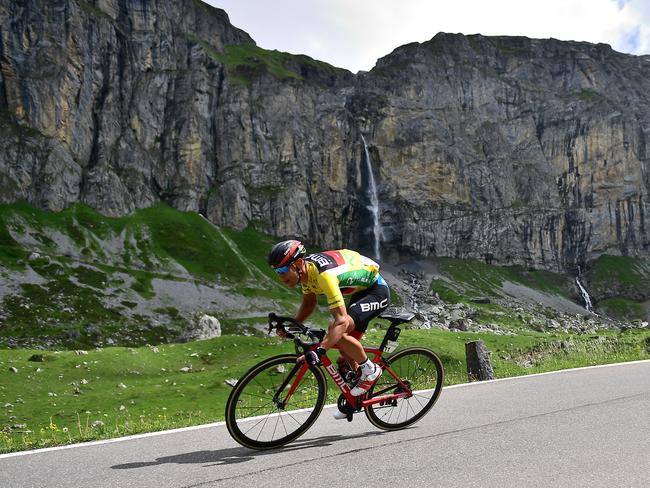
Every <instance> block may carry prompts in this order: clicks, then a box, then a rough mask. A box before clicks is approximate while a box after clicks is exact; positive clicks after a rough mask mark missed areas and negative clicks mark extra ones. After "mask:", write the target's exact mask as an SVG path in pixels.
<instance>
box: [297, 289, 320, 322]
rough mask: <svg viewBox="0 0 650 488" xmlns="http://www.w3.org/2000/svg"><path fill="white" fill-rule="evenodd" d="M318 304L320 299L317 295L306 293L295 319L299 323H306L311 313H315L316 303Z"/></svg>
mask: <svg viewBox="0 0 650 488" xmlns="http://www.w3.org/2000/svg"><path fill="white" fill-rule="evenodd" d="M317 302H318V297H317V296H316V294H315V293H306V294H304V295H303V296H302V303H301V304H300V308H299V309H298V311H297V312H296V316H295V319H296V320H297V321H298V322H304V321H305V320H306V319H307V317H309V316H310V315H311V313H312V312H313V311H314V309H315V308H316V303H317Z"/></svg>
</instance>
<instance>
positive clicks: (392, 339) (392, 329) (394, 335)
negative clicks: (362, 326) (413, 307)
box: [378, 310, 415, 352]
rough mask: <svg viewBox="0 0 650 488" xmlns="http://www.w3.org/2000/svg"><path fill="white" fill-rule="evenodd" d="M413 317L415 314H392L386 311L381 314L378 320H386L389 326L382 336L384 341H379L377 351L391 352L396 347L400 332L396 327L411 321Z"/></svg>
mask: <svg viewBox="0 0 650 488" xmlns="http://www.w3.org/2000/svg"><path fill="white" fill-rule="evenodd" d="M413 317H415V314H413V313H410V312H393V311H388V310H387V311H385V312H383V313H381V314H380V315H379V317H378V318H380V319H384V320H388V321H389V322H390V326H389V327H388V330H387V331H386V334H385V335H384V339H383V340H382V341H381V346H379V349H381V350H382V351H386V352H392V351H393V350H394V349H395V348H396V347H397V339H398V337H399V334H400V332H401V331H402V329H400V328H399V327H398V326H399V325H400V324H404V323H406V322H410V321H411V320H413Z"/></svg>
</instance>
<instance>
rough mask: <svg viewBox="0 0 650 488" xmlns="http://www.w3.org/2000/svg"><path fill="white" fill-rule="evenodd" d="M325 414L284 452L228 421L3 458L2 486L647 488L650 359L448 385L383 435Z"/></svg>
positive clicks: (649, 470) (367, 425)
mask: <svg viewBox="0 0 650 488" xmlns="http://www.w3.org/2000/svg"><path fill="white" fill-rule="evenodd" d="M331 413H332V409H325V410H323V413H322V414H321V417H320V419H319V420H318V421H317V422H316V424H315V425H314V426H313V427H312V428H311V429H310V430H309V431H308V432H307V433H306V434H305V435H304V436H303V437H301V438H300V439H298V440H297V441H296V442H294V443H293V444H290V445H288V446H286V447H285V448H282V449H279V450H274V451H270V452H268V451H267V452H256V451H251V450H249V449H246V448H243V447H240V446H239V445H238V444H236V443H235V442H234V441H233V440H232V439H231V438H230V437H229V435H228V432H227V430H226V428H225V426H224V425H216V426H211V427H205V428H200V429H194V430H187V431H181V432H171V433H165V434H163V435H155V436H149V437H140V438H132V439H128V440H121V441H119V442H112V443H102V444H92V445H78V446H75V447H72V448H66V449H58V450H48V451H40V452H32V453H28V454H21V455H14V456H11V455H10V456H9V457H7V456H4V455H3V456H0V487H2V488H5V487H11V488H13V487H52V488H54V487H84V488H86V487H92V488H100V487H111V488H114V487H120V488H124V487H156V488H162V487H183V488H189V487H228V488H231V487H247V488H251V487H254V488H262V487H274V488H277V487H283V486H285V485H289V486H296V487H321V486H327V487H336V486H345V485H349V486H355V487H359V488H364V487H369V486H379V487H386V486H395V485H398V486H399V485H402V486H408V487H419V486H426V487H437V486H441V487H456V486H458V487H463V488H467V487H481V488H486V487H499V488H508V487H590V488H591V487H607V488H612V487H616V488H620V487H639V488H641V487H643V488H647V487H650V361H643V362H636V363H628V364H625V365H615V366H608V367H598V368H589V369H582V370H572V371H564V372H559V373H553V374H545V375H537V376H530V377H522V378H515V379H509V380H500V381H495V382H485V383H475V384H471V385H463V386H459V387H450V388H446V389H444V390H443V392H442V396H441V398H440V400H439V401H438V403H437V404H436V406H435V407H434V409H433V410H432V411H431V412H430V413H429V414H428V415H427V416H425V417H424V419H422V420H421V421H420V422H419V423H417V424H415V426H413V427H411V428H409V429H406V430H402V431H398V432H382V431H379V430H377V429H376V428H374V427H373V426H372V425H371V424H370V423H369V422H368V421H367V420H366V418H365V416H364V415H363V414H361V415H360V416H358V417H357V418H355V419H354V421H353V422H352V423H348V422H346V421H345V420H341V421H336V420H334V419H333V418H331Z"/></svg>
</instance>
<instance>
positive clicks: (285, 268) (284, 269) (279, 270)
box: [275, 265, 289, 274]
mask: <svg viewBox="0 0 650 488" xmlns="http://www.w3.org/2000/svg"><path fill="white" fill-rule="evenodd" d="M275 272H276V273H278V274H283V273H288V272H289V265H287V266H282V267H281V268H275Z"/></svg>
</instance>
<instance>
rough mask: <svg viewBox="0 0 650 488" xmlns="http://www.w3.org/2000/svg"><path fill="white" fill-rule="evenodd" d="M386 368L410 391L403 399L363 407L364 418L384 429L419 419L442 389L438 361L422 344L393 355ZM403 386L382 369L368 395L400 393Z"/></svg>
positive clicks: (401, 426)
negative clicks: (410, 393)
mask: <svg viewBox="0 0 650 488" xmlns="http://www.w3.org/2000/svg"><path fill="white" fill-rule="evenodd" d="M388 360H389V362H390V369H391V370H392V371H393V373H395V375H396V376H397V377H398V378H399V379H400V380H401V381H402V382H403V383H404V384H405V385H406V386H408V389H409V390H411V392H412V393H413V394H412V396H410V397H407V398H400V399H395V400H392V401H387V402H386V403H384V404H381V403H376V404H374V405H369V406H367V407H366V409H365V413H366V416H367V417H368V420H370V422H371V423H372V424H373V425H375V426H376V427H379V428H380V429H385V430H397V429H402V428H404V427H406V426H407V425H411V424H413V423H414V422H417V421H418V420H420V419H421V418H422V417H423V416H424V414H426V413H427V412H428V411H429V410H430V409H431V407H433V405H434V404H435V403H436V400H438V397H439V396H440V391H441V390H442V382H443V376H444V372H443V368H442V362H441V361H440V359H438V356H436V355H435V354H434V353H433V351H431V350H429V349H426V348H423V347H410V348H407V349H403V350H401V351H398V352H396V353H395V354H393V355H392V356H391V357H390V358H389V359H388ZM402 391H404V387H403V386H402V385H400V383H399V382H398V381H397V380H396V379H395V378H394V377H393V376H392V375H391V374H390V372H389V371H386V370H385V371H384V373H383V374H382V376H381V377H380V378H379V380H377V383H375V384H374V385H373V387H372V388H371V389H370V391H369V394H368V398H372V397H376V396H383V395H390V394H392V393H400V392H402Z"/></svg>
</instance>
